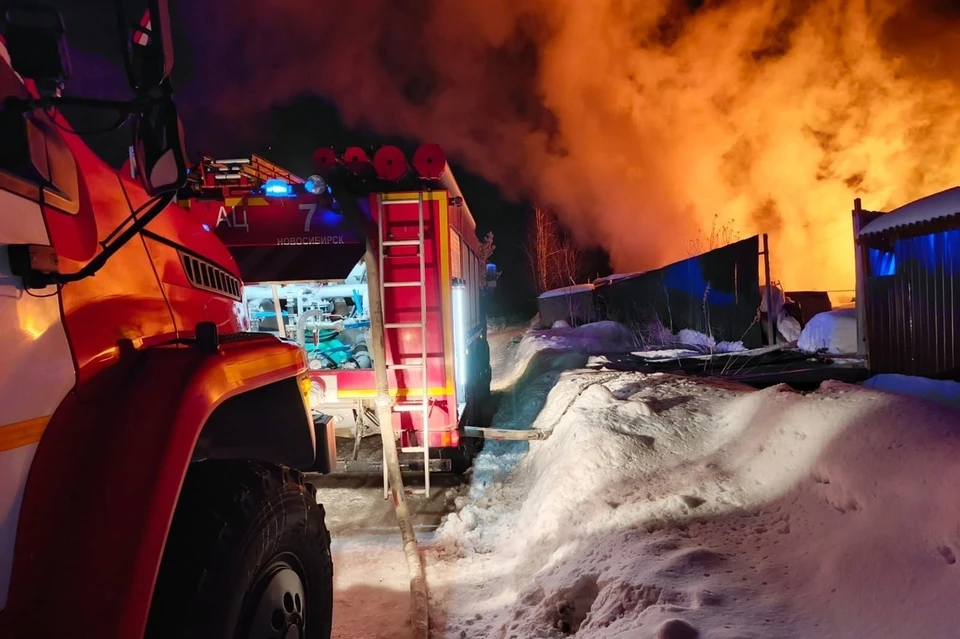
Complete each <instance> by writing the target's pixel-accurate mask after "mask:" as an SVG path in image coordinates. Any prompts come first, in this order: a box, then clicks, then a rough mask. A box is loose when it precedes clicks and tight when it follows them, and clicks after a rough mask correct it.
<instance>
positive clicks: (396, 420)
mask: <svg viewBox="0 0 960 639" xmlns="http://www.w3.org/2000/svg"><path fill="white" fill-rule="evenodd" d="M369 158H370V155H368V154H367V152H366V151H365V150H362V149H359V148H353V149H347V150H346V151H345V152H343V153H336V152H334V151H333V150H332V149H321V150H320V151H318V152H317V154H315V161H316V164H317V166H316V167H315V168H316V171H317V174H315V175H313V176H310V177H309V178H306V179H304V178H301V177H298V176H295V175H293V174H292V173H290V172H289V171H286V170H284V169H281V168H280V167H278V166H276V165H274V164H272V163H270V162H268V161H266V160H265V159H263V158H261V157H259V156H252V157H250V158H234V159H228V160H214V159H212V158H204V159H203V160H202V161H201V163H200V164H199V166H198V169H197V171H196V173H195V176H194V179H193V184H192V187H191V188H189V189H188V190H186V191H185V192H183V193H182V194H181V198H180V202H181V204H182V205H184V206H186V207H189V209H190V210H191V212H193V213H194V214H195V215H196V216H197V219H199V220H201V221H202V223H203V224H204V225H206V226H207V227H209V228H212V229H213V231H214V233H215V234H216V235H217V236H218V237H219V238H220V239H221V240H222V241H223V242H224V244H226V245H227V247H228V248H229V250H230V252H231V254H232V255H233V257H234V259H235V260H236V261H237V264H238V265H239V268H240V272H241V274H242V277H243V282H244V286H243V302H244V304H245V306H246V311H247V313H248V314H249V317H250V319H251V330H253V331H258V332H265V333H269V334H272V335H276V336H279V337H281V338H284V339H287V340H291V341H294V342H295V343H297V344H298V345H300V346H302V347H303V348H304V349H305V350H306V352H307V357H308V361H309V368H310V378H311V389H310V405H311V408H312V409H313V411H314V412H315V414H316V415H317V418H318V420H321V421H322V420H332V421H333V422H334V423H335V425H336V432H337V434H338V435H339V436H341V437H344V438H351V439H353V441H354V446H353V452H352V454H347V455H345V456H344V457H345V459H342V460H341V465H340V467H341V468H342V469H343V468H351V469H369V467H370V464H364V463H363V462H360V461H357V450H358V446H359V443H360V440H361V438H362V437H363V436H365V435H370V434H376V433H378V432H379V423H378V420H377V416H376V411H375V410H374V399H375V397H376V384H375V375H374V367H375V366H377V365H378V364H379V363H378V362H376V361H375V357H374V355H373V350H372V349H371V348H370V347H369V343H370V336H369V333H370V327H371V322H380V328H381V330H382V331H383V334H384V336H385V341H386V353H385V355H386V361H385V362H383V365H384V366H385V368H386V372H387V376H388V379H389V391H390V395H391V397H392V399H393V403H392V418H393V424H392V428H393V430H394V431H395V433H396V437H397V439H398V441H399V450H400V452H401V453H407V455H408V456H413V457H414V458H415V459H416V461H417V462H420V463H418V464H417V465H418V467H419V466H421V463H422V466H423V467H424V469H425V470H426V471H427V477H426V480H425V481H426V483H427V488H428V487H429V470H430V469H431V468H432V469H434V470H438V469H449V468H450V467H451V462H457V465H458V466H461V467H462V466H463V465H464V464H466V463H468V462H469V454H470V452H471V451H472V447H471V446H470V445H469V444H468V442H467V441H465V440H464V439H463V438H462V432H463V430H462V426H463V424H464V423H466V422H468V421H471V419H473V415H474V414H475V413H476V412H477V411H478V410H479V408H480V407H481V406H482V405H483V403H485V402H486V401H487V399H488V396H489V392H490V375H491V373H490V361H489V348H488V345H487V342H486V318H485V317H484V313H483V312H482V310H481V305H480V289H481V286H482V285H483V284H484V283H485V279H486V275H485V272H484V270H483V268H482V266H481V262H480V258H479V242H478V240H477V236H476V224H475V222H474V220H473V216H472V215H471V213H470V209H469V207H468V206H467V204H466V202H465V201H464V198H463V195H462V193H461V192H460V188H459V186H458V185H457V183H456V181H455V180H454V178H453V175H452V174H451V172H450V170H449V167H447V164H446V159H445V158H444V156H443V153H442V151H441V150H440V148H439V147H437V146H436V145H424V146H422V147H420V149H418V150H417V153H416V154H415V155H414V161H413V162H412V164H413V167H411V166H410V165H411V162H409V161H408V159H407V158H406V157H405V156H404V154H403V152H402V151H401V150H400V149H398V148H396V147H381V148H380V149H378V150H377V152H376V153H374V154H372V159H369ZM385 158H386V159H385ZM388 161H389V164H388V163H387V162H388ZM378 162H379V164H378ZM418 164H423V165H424V167H425V168H424V169H423V170H422V171H419V172H417V171H415V170H414V168H415V167H416V166H417V165H418ZM388 169H392V171H391V170H388ZM367 238H369V240H370V241H369V246H370V249H371V251H372V253H373V254H372V255H371V256H369V259H374V260H377V264H376V267H377V268H378V270H379V273H380V280H381V287H380V288H381V290H380V291H378V294H379V296H380V299H381V300H382V308H383V313H382V317H372V316H371V313H370V306H369V303H368V300H369V297H370V294H371V291H370V290H369V289H368V285H367V277H366V274H367V264H368V263H369V262H367V261H366V259H365V257H366V256H365V253H366V247H367ZM437 449H439V451H438V450H437ZM431 451H433V454H431Z"/></svg>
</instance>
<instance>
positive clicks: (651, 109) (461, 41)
mask: <svg viewBox="0 0 960 639" xmlns="http://www.w3.org/2000/svg"><path fill="white" fill-rule="evenodd" d="M247 1H248V2H252V0H247ZM395 4H397V3H393V2H390V1H389V0H356V1H354V2H352V3H350V10H349V11H347V10H345V9H342V8H341V7H340V5H339V3H333V2H332V1H324V2H319V3H315V2H311V1H309V0H280V1H275V2H273V3H271V5H272V6H271V11H270V12H258V15H259V16H261V17H260V18H258V20H257V21H256V25H255V32H254V33H251V34H250V37H249V38H248V39H247V40H246V41H245V46H246V47H248V53H249V54H250V57H251V58H253V57H256V56H263V52H264V51H267V50H270V51H274V54H273V58H272V59H273V60H274V61H275V64H272V66H271V67H270V69H269V71H270V72H269V74H267V73H264V74H263V77H262V81H263V83H264V84H265V85H266V88H264V89H262V90H258V92H257V93H258V96H249V95H248V96H246V97H245V98H244V100H238V99H237V95H235V94H234V95H230V94H227V95H225V97H224V104H223V107H224V109H226V110H229V109H230V108H238V107H236V105H238V104H240V103H241V102H244V103H249V101H250V100H256V99H260V100H266V99H267V98H265V97H264V96H270V99H275V98H276V97H278V96H279V95H281V94H283V93H284V92H287V93H292V92H294V91H296V92H300V91H303V90H305V89H312V90H316V91H319V92H321V93H322V94H325V95H327V96H330V97H332V98H333V99H334V100H335V101H336V102H337V104H338V105H339V107H340V108H341V110H342V112H343V113H344V115H345V116H346V118H347V119H348V120H349V121H350V123H351V124H366V125H372V126H374V127H375V128H377V129H379V130H380V131H382V132H384V133H391V134H392V133H400V134H404V135H409V136H412V137H415V138H418V139H424V140H431V141H436V142H439V143H440V144H441V145H442V146H443V147H444V148H445V150H447V151H448V153H449V154H450V155H451V157H452V158H453V159H456V160H459V161H461V162H462V163H463V164H464V165H466V166H467V167H468V168H470V169H471V170H474V171H477V172H479V173H481V174H482V175H484V176H485V177H487V178H488V179H491V180H492V181H494V182H496V183H497V184H499V185H500V186H501V187H503V188H504V189H505V191H506V192H507V193H508V194H510V195H514V196H529V197H535V198H536V199H537V201H539V202H542V203H543V204H545V205H547V206H549V207H550V208H552V209H553V210H556V211H557V212H558V213H559V214H560V215H561V217H562V219H563V221H564V222H565V223H566V224H567V225H568V226H570V227H571V228H572V229H573V231H574V233H575V234H576V237H577V238H578V239H579V240H580V241H581V242H583V243H598V244H600V245H602V246H603V247H605V248H606V249H607V250H608V251H609V252H610V254H611V257H612V260H613V263H614V265H615V267H616V268H617V269H619V270H639V269H645V268H651V267H656V266H659V265H661V264H663V263H665V262H667V261H670V260H674V259H679V258H682V257H685V251H686V248H687V246H688V241H689V239H691V238H693V237H694V236H696V234H697V231H698V229H699V228H708V227H710V226H711V224H712V220H714V218H715V217H716V216H718V217H719V219H720V220H721V221H723V222H725V223H729V224H731V225H732V226H733V227H734V228H735V229H736V230H737V231H738V232H739V233H740V234H742V235H746V234H749V233H755V232H769V233H770V234H771V237H772V241H773V258H774V277H775V279H778V280H781V281H783V282H784V283H785V285H786V286H787V287H788V288H792V289H798V288H820V289H850V288H852V287H853V251H852V243H853V241H852V229H851V221H850V210H851V208H852V204H853V199H854V198H855V197H861V198H863V201H864V206H865V207H866V208H868V209H874V210H885V209H889V208H891V207H894V206H897V205H900V204H904V203H906V202H908V201H910V200H912V199H915V198H917V197H921V196H924V195H927V194H930V193H933V192H935V191H937V190H940V189H943V188H947V187H950V186H954V185H956V184H957V183H958V182H960V177H958V176H956V175H955V173H956V169H957V168H960V166H958V165H960V156H958V151H957V147H958V144H960V72H958V71H957V68H960V65H955V66H951V60H952V58H953V57H954V56H955V55H957V53H960V11H958V9H957V8H955V6H956V3H955V2H951V1H950V0H923V1H918V0H704V1H700V2H698V1H696V0H645V1H643V2H630V1H628V0H590V1H589V2H587V1H583V0H486V1H485V2H462V1H461V0H433V1H432V2H417V3H401V4H404V5H405V7H404V8H403V9H400V8H398V7H396V6H394V5H395ZM411 7H413V8H412V9H411ZM235 13H236V14H237V15H240V16H244V15H247V13H246V12H244V11H236V12H235ZM265 47H269V48H265ZM278 47H280V49H279V50H278V49H277V48H278ZM284 47H287V49H284ZM280 51H289V53H280ZM294 51H296V53H294ZM303 51H311V53H310V54H309V55H304V54H303ZM271 84H272V86H270V85H271ZM305 84H306V86H305ZM244 91H246V88H245V89H244ZM231 105H233V106H232V107H231ZM260 106H263V105H260ZM244 108H247V107H244Z"/></svg>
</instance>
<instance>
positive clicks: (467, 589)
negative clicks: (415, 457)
mask: <svg viewBox="0 0 960 639" xmlns="http://www.w3.org/2000/svg"><path fill="white" fill-rule="evenodd" d="M541 356H545V354H544V353H541ZM558 356H559V355H558ZM498 419H500V420H501V427H502V426H504V425H511V426H513V427H518V428H523V427H527V428H529V427H531V426H533V427H536V428H541V429H543V430H546V431H550V432H552V436H551V437H550V438H549V439H547V440H545V441H542V442H534V443H532V444H530V445H529V452H523V453H521V452H518V450H520V449H519V448H516V447H514V448H512V449H509V451H507V452H506V453H503V454H502V451H500V452H498V451H496V450H493V449H490V450H488V449H485V450H484V452H483V453H482V454H481V459H480V460H479V466H480V467H481V468H485V469H486V473H485V474H481V475H480V476H478V477H477V478H476V479H475V480H474V482H473V485H472V486H471V490H470V495H469V497H468V498H467V499H466V500H465V501H463V502H462V503H461V505H462V508H461V510H460V511H459V512H458V513H457V514H455V515H452V516H450V517H449V518H448V519H447V520H446V521H445V523H444V525H443V526H442V528H441V530H440V532H439V534H438V543H437V546H436V547H435V549H434V551H433V552H436V553H439V557H440V558H439V560H438V561H436V562H434V563H433V564H432V566H431V568H430V580H431V587H432V590H433V593H434V598H435V600H434V605H435V606H436V610H438V611H440V614H441V616H443V615H445V617H446V627H445V629H444V630H442V631H440V634H439V635H438V636H443V637H451V638H463V637H470V638H474V639H488V638H489V639H492V638H497V639H499V638H511V637H512V638H516V639H528V638H536V637H563V636H571V637H581V638H588V639H614V638H617V639H625V638H628V637H629V638H633V637H673V638H677V637H694V636H698V635H697V634H696V633H699V636H701V637H705V638H720V639H734V638H738V637H764V638H767V637H778V638H780V637H817V638H824V639H832V638H837V639H847V638H850V639H853V638H855V637H856V638H860V637H871V638H872V639H878V638H879V639H885V638H891V639H893V638H897V639H900V638H904V637H947V636H954V635H955V624H956V614H955V613H954V612H953V611H954V607H953V606H954V603H955V601H956V600H957V598H958V597H960V566H958V565H957V561H956V557H957V554H958V553H960V504H958V503H957V500H956V499H955V495H954V492H955V486H956V485H957V483H958V482H960V465H958V464H957V463H956V459H957V458H958V456H960V425H958V421H960V420H958V419H957V413H956V412H955V411H952V410H950V409H947V408H943V407H940V406H937V405H935V404H931V403H927V402H924V401H921V400H916V399H912V398H904V397H899V396H895V395H888V394H883V393H878V392H875V391H872V390H869V389H863V388H861V387H856V386H848V385H844V384H838V383H828V384H825V385H824V387H823V388H822V389H821V390H819V391H817V392H813V393H808V394H799V393H795V392H792V391H790V390H788V389H787V388H785V387H775V388H770V389H766V390H763V391H751V390H749V389H746V388H744V387H741V386H735V385H730V384H725V383H719V382H708V381H703V380H699V381H698V380H694V379H687V378H677V377H672V376H667V375H659V374H658V375H644V374H640V373H618V372H610V371H599V372H598V371H582V370H576V371H567V372H562V373H557V372H555V371H554V372H551V373H550V374H548V375H545V376H543V377H541V378H538V379H529V378H528V379H527V380H526V381H525V383H524V385H523V386H522V387H521V388H520V389H519V390H518V393H517V394H516V395H515V396H514V397H513V398H509V399H508V400H505V402H504V408H503V409H502V410H501V413H500V414H498ZM497 443H498V444H499V443H501V442H497ZM526 449H527V445H526V444H523V450H526Z"/></svg>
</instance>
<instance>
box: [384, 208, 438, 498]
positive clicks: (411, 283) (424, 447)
mask: <svg viewBox="0 0 960 639" xmlns="http://www.w3.org/2000/svg"><path fill="white" fill-rule="evenodd" d="M414 202H416V204H417V237H416V239H406V240H394V239H384V235H386V234H387V207H388V206H395V205H399V204H412V203H414ZM377 214H378V222H379V226H380V229H379V231H378V232H377V237H378V239H379V245H380V246H379V249H380V250H379V256H378V259H379V260H380V309H381V312H382V313H383V317H381V320H382V322H383V332H384V337H386V336H387V335H389V333H388V331H392V330H403V329H414V328H419V329H420V361H419V362H416V363H399V362H397V363H393V364H387V365H386V368H387V371H388V372H389V371H411V370H413V371H420V379H421V383H422V388H421V395H420V401H419V402H418V403H409V404H401V403H398V402H397V399H398V398H399V393H398V398H395V399H394V401H393V402H392V404H391V407H390V411H391V413H419V414H420V417H421V424H422V431H421V435H420V438H419V440H418V444H419V445H418V446H407V447H404V448H401V449H400V452H402V453H422V454H423V484H424V487H423V490H419V489H414V490H412V491H411V492H413V493H417V494H424V495H429V494H430V425H429V417H430V397H429V395H428V389H429V387H428V384H427V381H428V380H427V377H428V376H427V263H426V259H427V258H426V241H425V238H426V235H425V233H424V200H423V192H422V191H421V192H420V193H418V194H417V199H416V200H385V199H384V198H383V194H382V193H380V194H378V195H377ZM391 237H392V236H391ZM394 246H414V247H416V248H417V256H416V257H417V258H418V260H419V266H420V279H419V280H394V281H387V278H386V276H385V271H384V268H383V266H384V260H385V258H386V257H389V256H387V255H386V250H387V249H389V248H391V247H394ZM396 257H399V256H395V258H396ZM402 257H414V256H413V255H409V256H407V255H404V256H402ZM388 288H419V289H420V321H419V322H387V320H386V306H385V304H384V303H383V300H384V299H386V296H385V291H386V289H388ZM394 343H396V342H394ZM394 358H395V359H397V360H399V359H400V356H399V355H396V354H395V355H394ZM380 428H389V429H391V430H392V429H393V424H392V423H390V424H381V425H380ZM388 484H389V481H388V477H387V464H386V459H385V458H384V463H383V496H384V498H386V497H387V496H388V494H389V486H388Z"/></svg>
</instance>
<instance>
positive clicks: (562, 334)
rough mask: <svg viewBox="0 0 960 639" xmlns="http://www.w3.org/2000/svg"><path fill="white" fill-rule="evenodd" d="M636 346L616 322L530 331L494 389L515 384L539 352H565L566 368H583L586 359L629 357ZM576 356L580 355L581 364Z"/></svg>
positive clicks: (506, 363)
mask: <svg viewBox="0 0 960 639" xmlns="http://www.w3.org/2000/svg"><path fill="white" fill-rule="evenodd" d="M636 346H637V340H636V338H635V337H634V335H633V333H631V332H630V329H628V328H627V327H626V326H624V325H623V324H618V323H617V322H608V321H604V322H595V323H592V324H584V325H583V326H578V327H576V328H570V327H569V326H563V325H558V324H555V325H554V328H551V329H544V330H530V331H529V332H527V333H526V334H525V335H524V336H523V339H522V340H521V341H520V343H519V344H518V345H517V346H516V348H514V349H513V352H512V353H511V354H510V356H509V358H508V361H507V362H505V363H504V365H503V367H502V369H501V374H500V375H498V376H497V379H496V380H495V381H494V384H493V386H494V388H495V389H502V388H506V387H509V386H512V385H513V384H515V383H517V381H518V380H519V379H520V377H521V376H522V375H523V374H524V373H525V372H526V371H527V368H528V365H529V364H530V363H531V361H532V360H533V359H534V355H535V354H536V353H539V352H541V351H564V352H566V353H568V355H567V356H566V359H565V361H566V362H569V363H568V364H565V366H566V367H568V368H569V367H574V368H575V367H581V366H585V365H586V363H587V356H589V355H598V354H602V353H628V352H630V351H631V350H632V349H634V348H636ZM576 355H582V356H583V357H582V361H579V359H578V358H576V357H575V356H576Z"/></svg>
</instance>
